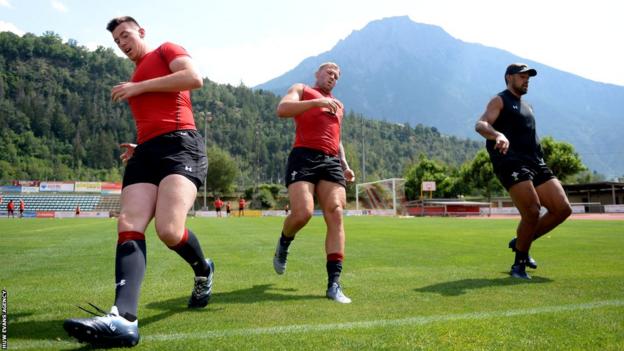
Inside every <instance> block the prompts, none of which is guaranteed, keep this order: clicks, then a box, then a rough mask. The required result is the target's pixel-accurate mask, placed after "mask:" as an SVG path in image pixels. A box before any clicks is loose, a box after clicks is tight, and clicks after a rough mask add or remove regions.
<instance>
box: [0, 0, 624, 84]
mask: <svg viewBox="0 0 624 351" xmlns="http://www.w3.org/2000/svg"><path fill="white" fill-rule="evenodd" d="M310 3H311V2H309V1H293V0H289V1H286V0H266V1H250V0H248V1H243V0H219V1H215V0H207V1H191V0H169V1H164V0H151V1H142V0H134V1H119V0H109V1H95V0H0V31H5V30H9V31H12V32H16V33H17V34H23V33H25V32H30V33H34V34H37V35H40V34H42V33H43V32H45V31H53V32H55V33H57V34H59V35H60V36H61V37H63V38H64V39H69V38H71V39H76V40H77V41H78V43H79V44H80V45H84V46H87V47H90V48H95V47H97V46H98V45H102V46H107V47H115V46H114V45H113V42H112V40H111V37H110V34H109V33H108V32H107V31H106V29H105V27H106V23H107V22H108V21H109V20H110V19H111V18H112V17H115V16H120V15H131V16H133V17H135V18H136V19H137V20H138V21H139V23H140V24H141V25H142V26H143V27H144V28H145V29H146V31H147V40H148V42H149V43H150V45H151V46H152V47H156V46H157V45H159V44H160V43H162V42H163V41H173V42H176V43H179V44H181V45H183V46H184V47H185V48H186V49H187V50H188V51H189V52H190V53H191V55H192V56H193V57H194V59H195V61H196V62H197V65H198V67H199V68H200V70H201V72H202V75H203V76H205V77H208V78H210V79H211V80H213V81H216V82H219V83H230V84H235V85H237V84H239V83H240V82H243V83H244V84H245V85H248V86H254V85H257V84H259V83H263V82H265V81H267V80H269V79H271V78H274V77H276V76H278V75H280V74H282V73H284V72H286V71H288V70H290V69H292V68H294V67H295V66H296V65H297V64H298V63H299V62H301V60H303V59H304V58H306V57H308V56H313V55H318V54H319V53H321V52H324V51H328V50H330V49H331V48H332V47H333V46H334V45H335V44H336V43H337V42H338V41H339V40H340V39H344V38H345V37H347V36H348V35H349V34H350V33H351V32H352V31H353V30H359V29H361V28H362V27H364V26H365V25H366V24H367V23H368V22H370V21H372V20H376V19H380V18H384V17H390V16H402V15H408V16H409V17H410V18H411V19H412V20H414V21H416V22H421V23H428V24H434V25H438V26H440V27H442V28H443V29H444V30H446V31H447V32H448V33H449V34H451V35H452V36H454V37H455V38H458V39H461V40H463V41H467V42H475V43H481V44H484V45H487V46H493V47H497V48H500V49H504V50H507V51H510V52H512V53H514V54H516V55H519V56H521V57H525V58H528V59H531V60H535V61H539V62H541V63H544V64H547V65H550V66H553V67H555V68H558V69H561V70H564V71H567V72H571V73H574V74H577V75H580V76H582V77H585V78H589V79H592V80H596V81H600V82H606V83H612V84H618V85H622V86H624V64H622V63H623V62H624V45H622V34H623V33H624V21H622V19H621V17H622V14H623V13H624V1H621V0H593V1H580V0H569V1H561V0H525V1H516V2H512V1H506V0H471V1H465V0H383V1H380V0H375V1H370V0H359V1H357V0H342V1H341V0H318V1H316V2H314V4H315V5H314V6H313V7H312V6H310V5H306V4H310ZM117 52H118V53H119V54H120V52H119V51H117Z"/></svg>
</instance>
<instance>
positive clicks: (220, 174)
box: [205, 146, 239, 196]
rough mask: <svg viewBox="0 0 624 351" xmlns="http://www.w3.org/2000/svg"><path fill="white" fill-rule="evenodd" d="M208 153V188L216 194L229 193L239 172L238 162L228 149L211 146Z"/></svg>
mask: <svg viewBox="0 0 624 351" xmlns="http://www.w3.org/2000/svg"><path fill="white" fill-rule="evenodd" d="M206 153H207V155H208V176H207V178H206V185H205V186H206V189H208V190H210V191H211V192H212V194H213V195H214V196H216V194H217V193H224V194H225V193H229V192H230V191H231V190H232V184H234V180H235V179H236V177H237V176H238V172H239V170H238V167H237V166H236V162H234V159H232V156H230V154H229V153H228V152H227V151H224V150H221V149H220V148H219V147H217V146H213V147H211V148H209V149H208V150H207V151H206Z"/></svg>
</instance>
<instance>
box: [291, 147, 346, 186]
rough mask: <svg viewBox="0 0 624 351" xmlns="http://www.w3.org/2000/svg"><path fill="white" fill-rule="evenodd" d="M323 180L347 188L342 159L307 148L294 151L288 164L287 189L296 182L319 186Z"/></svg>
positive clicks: (297, 148)
mask: <svg viewBox="0 0 624 351" xmlns="http://www.w3.org/2000/svg"><path fill="white" fill-rule="evenodd" d="M321 180H326V181H328V182H332V183H338V184H340V185H342V186H343V187H346V186H347V182H346V181H345V177H344V171H343V169H342V164H341V163H340V159H339V158H338V157H336V156H331V155H327V154H325V153H323V152H322V151H318V150H313V149H308V148H305V147H296V148H294V149H292V151H291V152H290V155H288V163H287V164H286V187H288V186H289V185H290V184H292V183H295V182H300V181H305V182H310V183H312V184H317V183H318V182H319V181H321Z"/></svg>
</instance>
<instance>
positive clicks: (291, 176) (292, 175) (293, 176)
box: [290, 171, 297, 180]
mask: <svg viewBox="0 0 624 351" xmlns="http://www.w3.org/2000/svg"><path fill="white" fill-rule="evenodd" d="M296 175H297V171H293V172H292V173H291V174H290V180H295V176H296Z"/></svg>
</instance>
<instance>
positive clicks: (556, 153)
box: [541, 136, 587, 182]
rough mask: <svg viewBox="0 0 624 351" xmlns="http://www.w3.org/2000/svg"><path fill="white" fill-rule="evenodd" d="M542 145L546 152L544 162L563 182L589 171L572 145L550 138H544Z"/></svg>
mask: <svg viewBox="0 0 624 351" xmlns="http://www.w3.org/2000/svg"><path fill="white" fill-rule="evenodd" d="M541 144H542V149H543V150H544V161H546V164H547V165H548V167H550V169H551V170H552V171H553V173H554V174H555V175H556V176H557V178H559V179H560V180H561V181H562V182H563V181H565V180H566V178H568V177H570V176H573V175H575V174H577V173H579V172H581V171H584V170H587V167H585V165H584V164H583V162H582V161H581V157H580V156H579V154H578V153H577V152H576V151H575V150H574V147H573V146H572V144H570V143H566V142H563V141H556V140H555V139H553V138H552V137H550V136H547V137H545V138H543V139H542V140H541Z"/></svg>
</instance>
